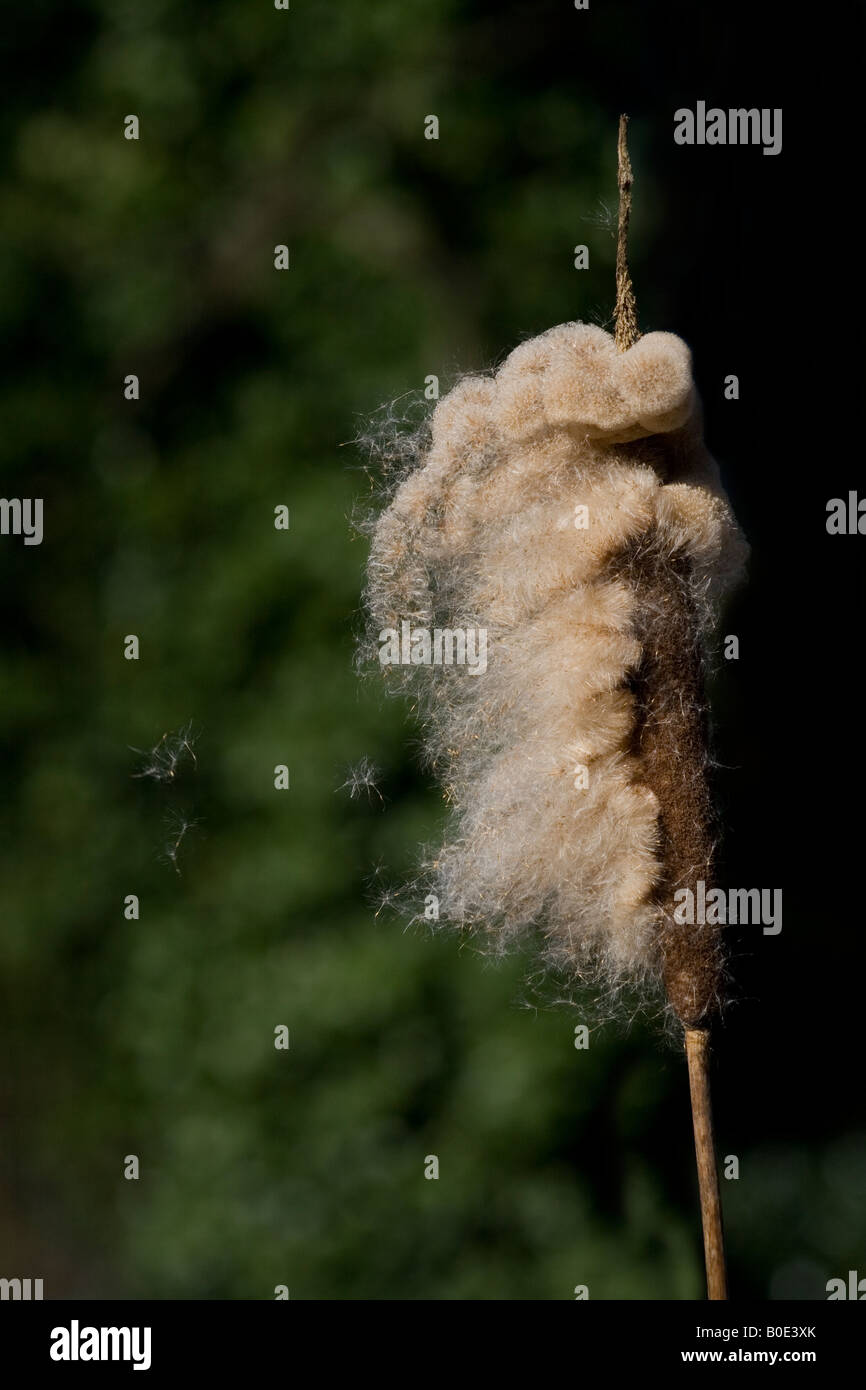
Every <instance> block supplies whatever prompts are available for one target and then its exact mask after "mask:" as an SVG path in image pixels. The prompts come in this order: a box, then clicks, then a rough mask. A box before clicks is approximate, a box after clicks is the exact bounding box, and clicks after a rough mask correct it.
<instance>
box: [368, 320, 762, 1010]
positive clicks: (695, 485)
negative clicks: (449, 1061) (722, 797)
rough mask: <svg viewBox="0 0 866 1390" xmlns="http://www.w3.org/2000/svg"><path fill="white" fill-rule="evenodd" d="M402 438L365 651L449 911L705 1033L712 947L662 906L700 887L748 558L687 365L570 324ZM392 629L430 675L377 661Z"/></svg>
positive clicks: (668, 341)
mask: <svg viewBox="0 0 866 1390" xmlns="http://www.w3.org/2000/svg"><path fill="white" fill-rule="evenodd" d="M416 440H417V449H416V457H415V458H414V466H411V467H410V470H409V471H408V472H406V473H404V476H403V478H402V480H400V481H398V483H397V485H396V487H394V489H393V490H392V494H391V498H390V503H389V505H388V506H387V508H386V509H385V511H384V512H383V513H382V514H381V516H380V517H379V518H378V520H377V522H376V524H375V526H374V528H373V533H372V546H371V553H370V559H369V567H368V588H367V606H368V611H369V616H370V619H371V624H370V645H369V647H368V651H369V652H370V653H371V654H372V653H374V652H375V654H377V655H378V656H379V658H380V660H383V670H384V673H385V675H386V676H387V678H388V680H389V682H390V683H391V684H392V686H399V687H401V688H403V687H404V686H405V685H407V684H408V685H410V686H412V687H413V688H414V691H415V693H416V695H417V698H418V701H419V705H420V708H421V711H422V715H423V717H424V726H425V738H426V745H427V752H428V755H429V758H430V760H431V763H432V765H433V766H434V768H435V769H436V771H437V774H438V775H439V777H440V778H441V780H442V782H443V784H444V787H445V791H446V799H447V800H448V802H449V803H450V805H451V808H452V817H451V824H450V828H449V833H448V837H447V841H446V844H445V845H444V847H443V848H442V850H441V851H440V852H438V853H437V854H436V855H435V856H434V857H433V860H432V862H431V864H430V865H429V866H428V868H429V871H430V882H429V884H428V885H426V887H427V890H428V891H432V892H435V893H436V894H437V896H438V899H439V917H440V920H441V921H443V922H450V923H452V924H454V925H456V926H458V927H461V928H466V929H474V930H475V931H476V932H478V933H481V934H483V935H485V936H486V937H487V938H488V940H489V942H490V944H491V946H493V947H495V948H496V949H499V948H502V947H504V946H507V945H508V943H509V942H510V941H512V940H513V939H514V938H515V937H517V936H518V935H520V934H522V933H523V932H524V931H526V930H527V929H530V928H537V929H538V930H540V932H541V933H542V935H543V938H544V941H545V944H546V954H547V957H548V961H549V963H550V964H552V965H554V966H556V967H560V968H562V967H564V968H565V969H566V971H568V972H570V973H571V974H572V975H573V976H574V977H575V978H577V979H580V980H587V979H592V980H595V981H596V982H598V983H600V984H601V985H603V986H604V987H605V990H606V992H607V991H615V990H616V989H618V988H619V987H620V986H622V985H624V984H627V983H637V984H639V985H642V986H648V985H650V984H652V983H653V982H657V983H658V984H660V985H663V986H664V989H665V992H666V995H667V998H668V1001H669V1002H670V1004H671V1006H672V1008H673V1010H674V1012H675V1014H676V1015H677V1017H679V1018H680V1020H681V1021H682V1022H684V1023H686V1024H687V1025H691V1024H694V1023H695V1022H696V1021H698V1020H699V1019H700V1018H702V1017H704V1016H705V1015H706V1014H707V1013H708V1012H710V1011H711V1010H712V1008H713V1007H714V1006H715V1004H716V1003H717V1002H718V997H719V981H720V978H721V973H720V972H721V953H720V950H719V943H718V940H717V939H716V934H715V933H714V932H713V931H712V930H708V929H704V930H703V933H702V932H701V930H700V928H695V927H689V926H684V927H683V926H678V925H677V923H676V921H675V919H674V916H673V908H674V894H675V892H676V891H677V890H678V889H680V888H682V887H684V886H694V883H696V882H697V880H699V879H701V878H703V879H704V880H705V881H706V882H707V883H708V884H709V880H710V879H711V876H712V856H713V846H714V838H715V837H714V831H713V821H712V812H711V805H710V798H709V793H708V791H707V764H708V754H707V751H706V749H707V739H706V730H705V714H706V711H705V701H704V695H703V678H702V652H703V650H704V649H705V645H706V641H707V638H708V637H709V635H710V633H711V631H712V629H713V627H714V624H715V618H716V614H717V611H718V605H719V602H720V600H721V598H722V597H723V595H724V593H725V591H726V590H727V589H728V587H729V586H730V585H731V584H732V583H733V582H734V581H735V580H736V579H737V578H738V577H739V576H740V573H741V571H742V569H743V565H744V561H745V557H746V553H747V547H746V544H745V541H744V539H743V537H742V535H741V533H740V531H739V529H738V527H737V524H736V521H735V519H734V517H733V515H732V512H731V509H730V506H729V504H728V501H727V499H726V497H725V495H724V492H723V491H722V488H721V484H720V480H719V474H718V469H717V467H716V465H715V463H714V462H713V460H712V459H711V457H710V455H709V454H708V452H707V450H706V448H705V446H704V444H703V441H702V434H701V419H700V408H699V404H698V401H697V398H696V394H695V390H694V386H693V381H692V373H691V358H690V354H689V350H688V348H687V347H686V346H685V344H684V343H683V342H682V341H681V340H680V339H679V338H677V337H675V336H674V335H672V334H669V333H649V334H647V335H646V336H644V337H642V338H640V339H639V340H638V342H637V343H636V344H635V345H634V346H633V347H631V348H630V349H629V350H628V351H627V352H624V353H619V352H617V350H616V348H615V344H614V340H613V338H612V337H611V336H610V335H609V334H608V333H606V332H605V331H604V330H602V329H601V328H598V327H596V326H594V325H590V324H582V323H568V324H563V325H561V326H560V327H558V328H553V329H551V330H550V331H549V332H547V333H543V334H542V335H541V336H540V337H537V338H534V339H532V340H530V341H528V342H525V343H523V344H522V345H521V346H520V347H518V348H516V349H515V351H514V352H512V353H511V355H510V356H509V357H508V358H507V359H506V361H505V362H504V364H503V365H502V366H501V368H500V369H499V370H498V371H497V372H496V373H495V375H492V376H487V377H468V378H465V379H464V380H462V381H461V382H460V383H459V384H458V385H457V386H456V387H455V388H454V390H452V391H451V392H450V394H449V395H447V396H446V397H444V398H443V399H442V400H441V401H440V402H439V404H438V405H437V406H436V408H435V411H434V413H433V417H432V422H431V428H430V431H429V434H427V435H425V434H424V433H423V432H422V433H419V434H418V435H417V436H416ZM405 447H406V446H405V443H404V444H403V445H402V446H397V447H395V449H394V450H393V457H395V458H399V457H400V454H401V449H402V450H403V451H404V452H405ZM383 452H387V451H383V450H382V448H381V447H380V450H379V453H380V455H381V454H382V453H383ZM404 623H408V624H409V628H408V629H405V628H404V627H403V624H404ZM418 629H425V630H427V631H428V632H430V631H431V630H433V631H434V632H435V630H436V629H439V630H444V631H446V632H452V633H453V632H463V633H470V632H473V631H478V630H479V629H484V630H485V631H486V642H487V646H486V653H487V660H486V666H485V668H484V669H483V671H481V670H474V671H473V669H472V667H471V666H470V665H469V664H464V665H460V664H458V663H454V664H445V663H444V662H443V664H439V665H437V664H423V663H424V662H425V661H426V660H427V659H428V657H429V650H428V648H427V647H426V646H425V643H424V642H423V641H418V640H415V641H413V640H412V638H413V636H414V634H415V633H416V632H417V630H418ZM395 632H396V633H403V632H408V634H409V642H408V652H409V655H410V656H411V655H414V660H415V661H417V662H418V663H419V664H408V665H401V664H391V665H385V664H384V659H385V658H388V654H389V652H390V658H388V659H391V660H393V655H394V652H395V651H396V650H397V646H396V644H395V643H394V642H393V641H390V642H389V641H388V635H389V633H390V634H391V635H392V636H393V634H394V633H395ZM441 650H442V651H446V652H447V650H448V648H447V645H446V646H443V647H442V648H441ZM457 650H458V651H459V648H458V649H457ZM406 654H407V643H406V642H404V643H403V646H402V657H401V659H405V657H406ZM446 660H447V658H446Z"/></svg>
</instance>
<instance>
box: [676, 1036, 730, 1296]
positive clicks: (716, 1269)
mask: <svg viewBox="0 0 866 1390" xmlns="http://www.w3.org/2000/svg"><path fill="white" fill-rule="evenodd" d="M686 1058H687V1060H688V1066H689V1090H690V1092H691V1098H692V1121H693V1124H694V1129H695V1157H696V1159H697V1164H698V1186H699V1188H700V1195H701V1222H702V1224H703V1228H704V1259H705V1262H706V1267H707V1298H708V1299H710V1300H724V1299H727V1297H728V1283H727V1275H726V1272H725V1240H724V1235H723V1232H722V1202H721V1197H720V1195H719V1174H718V1169H717V1167H716V1149H715V1140H714V1137H713V1110H712V1105H711V1102H710V1066H709V1061H710V1035H709V1033H708V1031H707V1029H706V1028H687V1029H686Z"/></svg>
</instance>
